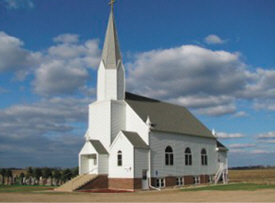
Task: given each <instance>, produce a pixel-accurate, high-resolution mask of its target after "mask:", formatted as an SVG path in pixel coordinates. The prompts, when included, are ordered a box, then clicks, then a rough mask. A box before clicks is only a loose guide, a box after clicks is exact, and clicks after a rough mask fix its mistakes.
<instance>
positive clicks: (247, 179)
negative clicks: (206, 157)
mask: <svg viewBox="0 0 275 203" xmlns="http://www.w3.org/2000/svg"><path fill="white" fill-rule="evenodd" d="M229 181H230V182H231V183H241V182H242V183H257V184H267V185H275V169H255V170H229Z"/></svg>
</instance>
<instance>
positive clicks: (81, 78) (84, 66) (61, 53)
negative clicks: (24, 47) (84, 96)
mask: <svg viewBox="0 0 275 203" xmlns="http://www.w3.org/2000/svg"><path fill="white" fill-rule="evenodd" d="M78 38H79V36H78V35H75V34H62V35H59V36H57V37H55V38H54V41H55V42H56V43H58V44H57V45H54V46H51V47H50V48H49V49H48V52H47V55H46V56H45V60H44V62H43V63H42V64H41V65H40V66H39V67H38V69H37V70H36V71H35V80H34V82H33V87H34V90H35V92H36V93H38V94H41V95H60V94H72V93H75V92H76V91H79V92H86V93H88V92H89V90H88V89H87V85H86V83H87V80H88V79H89V78H90V77H89V72H88V70H89V69H91V68H92V69H96V68H97V66H98V64H99V62H100V54H101V51H100V49H99V41H98V40H96V39H95V40H87V41H86V42H84V43H80V42H79V40H78Z"/></svg>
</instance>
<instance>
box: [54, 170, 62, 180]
mask: <svg viewBox="0 0 275 203" xmlns="http://www.w3.org/2000/svg"><path fill="white" fill-rule="evenodd" d="M53 178H55V179H60V178H61V173H60V171H59V170H57V169H55V170H54V171H53Z"/></svg>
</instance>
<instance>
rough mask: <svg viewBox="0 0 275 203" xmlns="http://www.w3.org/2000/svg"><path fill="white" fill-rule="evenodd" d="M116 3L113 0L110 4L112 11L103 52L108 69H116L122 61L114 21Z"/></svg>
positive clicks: (103, 58)
mask: <svg viewBox="0 0 275 203" xmlns="http://www.w3.org/2000/svg"><path fill="white" fill-rule="evenodd" d="M114 3H115V1H114V0H111V2H110V3H109V5H111V11H110V16H109V21H108V26H107V31H106V36H105V42H104V47H103V51H102V60H103V61H104V64H105V66H106V69H116V68H117V65H118V63H119V61H120V60H121V54H120V49H119V42H118V37H117V31H116V26H115V20H114Z"/></svg>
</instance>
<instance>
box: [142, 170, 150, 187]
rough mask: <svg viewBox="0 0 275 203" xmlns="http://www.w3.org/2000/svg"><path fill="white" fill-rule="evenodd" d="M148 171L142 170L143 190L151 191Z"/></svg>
mask: <svg viewBox="0 0 275 203" xmlns="http://www.w3.org/2000/svg"><path fill="white" fill-rule="evenodd" d="M147 171H148V170H142V189H143V190H148V189H149V185H148V176H147Z"/></svg>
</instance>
